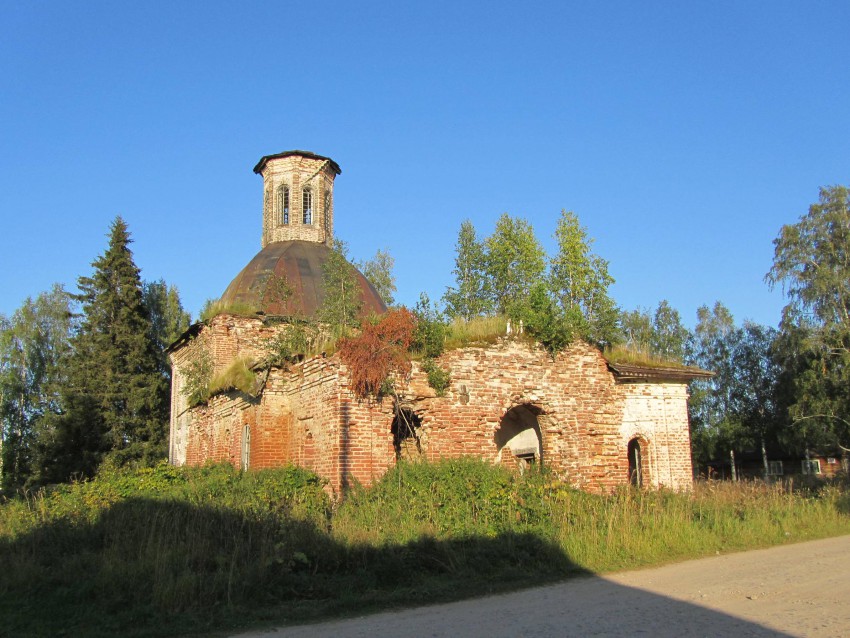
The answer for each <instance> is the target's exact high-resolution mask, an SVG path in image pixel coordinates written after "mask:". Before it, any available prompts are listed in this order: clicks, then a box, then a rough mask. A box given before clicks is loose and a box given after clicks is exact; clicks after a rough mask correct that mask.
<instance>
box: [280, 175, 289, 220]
mask: <svg viewBox="0 0 850 638" xmlns="http://www.w3.org/2000/svg"><path fill="white" fill-rule="evenodd" d="M277 209H278V210H279V211H280V223H281V224H283V225H284V226H285V225H287V224H289V186H286V185H284V186H281V187H280V188H279V189H278V191H277Z"/></svg>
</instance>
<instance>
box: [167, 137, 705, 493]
mask: <svg viewBox="0 0 850 638" xmlns="http://www.w3.org/2000/svg"><path fill="white" fill-rule="evenodd" d="M254 170H255V172H257V173H258V174H260V175H262V177H263V184H264V189H263V227H262V228H263V230H262V247H261V251H260V252H259V253H258V254H257V255H256V256H255V257H254V259H252V260H251V262H250V263H249V264H248V265H247V266H246V267H245V268H244V269H243V270H242V272H240V273H239V274H238V275H237V277H236V278H235V279H234V280H233V282H232V283H231V284H230V286H228V288H227V290H226V291H225V293H224V295H223V296H222V302H223V304H224V306H223V307H224V308H227V304H242V305H243V306H244V307H251V308H256V309H257V310H259V312H257V313H255V314H247V315H246V314H245V313H241V314H236V313H229V312H226V311H225V312H223V313H221V314H219V315H217V316H216V317H215V318H213V319H211V320H210V321H209V322H208V323H204V324H196V325H195V326H193V327H192V328H190V329H189V331H187V332H186V333H185V334H184V335H183V336H182V337H181V338H180V339H179V340H178V341H177V342H176V343H175V344H173V345H172V346H171V348H170V356H171V361H172V370H173V375H172V412H171V434H170V449H169V457H170V461H171V462H172V463H174V464H176V465H183V464H189V465H201V464H204V463H207V462H210V461H216V462H221V461H224V462H229V463H232V464H234V465H236V466H239V467H242V468H244V469H248V468H263V467H274V466H279V465H284V464H288V463H291V464H296V465H300V466H303V467H306V468H310V469H312V470H314V471H316V472H317V473H318V474H319V475H321V476H323V477H324V478H325V479H327V480H328V484H329V486H330V487H331V488H332V489H333V490H334V491H335V492H340V491H342V490H344V489H345V488H346V487H347V486H349V485H352V484H353V483H355V482H358V483H361V484H369V483H370V482H372V481H373V480H375V479H376V478H377V477H380V476H381V475H382V474H383V473H384V472H386V471H387V470H388V469H389V468H390V467H392V466H393V465H394V464H395V463H396V462H397V461H398V459H400V458H421V459H430V460H436V459H439V458H445V457H455V456H461V455H468V456H475V457H479V458H483V459H487V460H490V461H492V462H493V463H500V464H505V465H509V466H511V467H515V468H517V469H518V470H519V471H524V470H525V469H526V468H528V467H530V466H533V465H542V466H544V467H547V468H549V469H550V470H552V471H553V472H555V473H556V474H557V475H558V476H560V477H561V478H563V479H565V480H567V481H568V482H570V483H571V484H573V485H575V486H577V487H581V488H583V489H588V490H592V491H607V490H609V489H613V488H615V487H617V486H619V485H624V484H628V483H630V482H631V483H633V484H636V485H643V486H652V487H661V486H664V487H669V488H672V489H688V488H690V487H691V485H692V480H693V479H692V464H691V452H690V434H689V427H688V413H687V401H688V392H687V383H688V381H689V380H690V379H692V378H694V377H698V376H703V375H706V374H708V373H705V372H704V371H700V370H694V369H688V368H680V367H669V368H663V367H652V368H647V367H641V366H633V365H620V364H613V363H609V362H608V361H606V360H605V358H604V357H603V355H602V353H601V352H599V350H598V349H596V348H595V347H593V346H591V345H588V344H585V343H583V342H577V343H574V344H572V345H571V346H570V347H568V348H567V349H566V350H564V351H563V352H561V353H559V354H558V355H557V356H556V357H554V358H553V357H551V356H550V355H549V354H548V353H547V352H546V351H545V350H543V349H542V348H541V347H538V346H536V345H534V344H533V343H530V342H529V341H528V340H526V339H523V338H517V336H516V335H514V336H511V335H506V336H505V337H504V338H501V339H499V340H498V341H497V343H495V344H490V345H486V346H480V347H466V348H459V349H455V350H450V351H447V352H445V353H444V354H443V355H442V356H441V357H440V359H439V360H438V361H437V363H438V365H440V367H442V368H443V369H445V370H447V371H448V372H449V374H450V378H451V383H450V385H449V387H448V388H447V390H446V392H445V394H444V396H437V393H436V392H435V391H434V390H433V389H432V388H431V387H430V386H429V385H428V381H427V375H426V374H425V373H424V372H423V371H422V370H421V368H420V367H419V366H418V365H417V363H416V362H414V363H413V369H412V372H411V374H410V375H409V378H407V379H404V380H401V382H400V384H399V387H398V388H397V391H398V399H397V400H394V399H389V398H385V399H383V400H379V399H374V398H373V399H362V398H358V397H357V396H356V395H355V394H354V392H353V391H352V389H351V386H350V382H349V370H348V369H347V368H346V366H345V364H344V363H343V362H342V361H341V359H340V357H339V356H338V355H336V354H333V355H329V356H328V355H324V354H319V355H316V356H313V357H309V358H305V359H302V360H300V361H297V362H294V363H289V364H287V365H280V366H275V365H272V366H263V367H262V369H259V368H258V369H257V370H256V377H257V378H256V384H255V386H254V387H253V388H251V389H250V390H249V391H246V390H245V389H243V390H235V389H232V390H229V391H223V392H219V393H218V394H216V395H215V396H213V397H211V398H209V399H208V400H207V401H205V402H203V403H199V404H197V405H192V404H191V403H190V398H189V392H188V391H187V389H189V387H190V385H191V383H192V382H193V379H194V378H195V377H196V376H197V374H198V370H199V368H201V367H204V366H205V367H206V372H207V373H208V374H215V373H220V372H222V371H224V370H226V369H227V368H228V367H229V366H232V365H233V363H234V361H237V360H241V361H245V362H248V363H247V364H246V365H252V364H255V363H257V362H261V361H263V360H265V359H267V350H268V344H269V343H271V342H273V341H274V339H275V338H277V337H278V336H279V335H281V334H283V333H284V332H285V331H287V330H289V329H291V325H292V321H293V318H295V319H310V318H313V317H314V316H315V313H316V311H317V309H318V308H319V307H320V306H321V303H322V301H323V295H324V291H323V290H322V287H321V272H322V265H323V263H324V262H325V260H326V259H327V255H328V253H329V251H330V248H329V246H328V244H329V242H330V241H331V239H332V237H333V216H334V209H333V185H334V180H335V178H336V176H337V175H339V174H340V173H341V171H340V168H339V166H338V165H337V164H336V163H335V162H334V161H333V160H331V159H330V158H327V157H323V156H320V155H316V154H314V153H310V152H306V151H287V152H284V153H279V154H277V155H271V156H266V157H263V158H262V159H261V160H260V162H259V163H258V164H257V166H256V167H255V169H254ZM278 281H284V282H286V284H287V286H288V287H289V289H290V290H291V294H288V295H285V296H284V295H277V296H276V295H274V294H269V291H270V290H271V291H272V292H273V291H274V284H275V283H276V282H278ZM358 286H359V289H358V294H359V296H360V301H361V302H362V305H363V308H364V309H365V310H364V311H365V312H367V313H368V312H377V313H380V312H382V311H385V310H386V309H385V307H384V305H383V303H382V302H381V300H380V298H379V296H378V295H377V294H376V293H375V291H374V289H373V288H372V286H371V284H369V282H368V281H367V280H366V279H365V278H364V277H363V276H362V275H360V274H359V273H358ZM199 362H204V366H201V365H200V363H199Z"/></svg>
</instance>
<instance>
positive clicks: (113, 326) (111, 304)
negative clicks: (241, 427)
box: [45, 217, 168, 481]
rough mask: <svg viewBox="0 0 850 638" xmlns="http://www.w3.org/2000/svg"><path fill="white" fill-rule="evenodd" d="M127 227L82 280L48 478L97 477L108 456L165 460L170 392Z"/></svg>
mask: <svg viewBox="0 0 850 638" xmlns="http://www.w3.org/2000/svg"><path fill="white" fill-rule="evenodd" d="M130 243H131V239H130V234H129V232H128V230H127V224H126V223H124V220H122V219H121V218H120V217H117V218H116V219H115V221H114V222H113V223H112V226H111V229H110V236H109V246H108V248H107V250H106V252H105V253H104V254H103V255H102V256H100V257H98V259H97V260H95V261H94V262H93V264H92V266H93V267H94V272H93V274H92V275H91V277H80V278H79V280H78V286H79V290H80V293H79V294H78V295H77V296H76V298H77V299H78V301H79V302H80V303H81V304H82V310H83V317H82V322H81V324H80V327H79V330H78V331H77V333H76V334H75V335H74V337H73V339H72V353H71V355H70V357H69V359H68V362H67V372H68V382H67V384H66V387H65V388H64V390H63V395H64V396H63V398H64V401H63V404H64V405H65V406H66V407H67V409H66V411H65V413H64V414H62V415H61V416H60V417H58V418H57V419H56V422H55V432H54V437H53V446H52V450H50V452H51V453H50V454H48V455H46V459H45V460H46V461H47V463H46V467H45V470H46V474H47V476H45V478H46V479H47V480H51V481H57V480H59V481H61V480H67V478H69V477H70V476H73V475H75V474H82V475H91V474H92V473H93V472H94V471H95V470H96V469H97V466H98V465H99V463H100V462H101V461H102V460H103V458H104V457H105V456H106V455H109V456H112V457H114V458H115V460H116V461H117V462H119V463H127V462H133V461H140V462H143V463H151V462H154V461H156V460H157V459H159V458H162V457H164V456H165V451H166V445H165V441H166V428H167V420H168V387H167V382H166V379H165V377H164V376H163V375H162V373H161V366H160V363H159V359H158V353H157V346H156V343H155V341H154V339H153V336H152V335H153V331H152V328H151V320H150V317H149V315H148V311H147V309H146V307H145V304H144V303H143V295H142V282H141V279H140V277H139V269H138V268H137V267H136V264H135V263H134V262H133V255H132V252H131V251H130V248H129V245H130Z"/></svg>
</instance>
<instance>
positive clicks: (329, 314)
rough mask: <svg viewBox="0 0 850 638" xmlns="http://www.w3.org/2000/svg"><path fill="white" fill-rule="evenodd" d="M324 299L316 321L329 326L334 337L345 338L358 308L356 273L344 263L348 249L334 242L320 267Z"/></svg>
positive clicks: (359, 301) (336, 241)
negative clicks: (340, 336) (341, 336)
mask: <svg viewBox="0 0 850 638" xmlns="http://www.w3.org/2000/svg"><path fill="white" fill-rule="evenodd" d="M322 289H323V292H324V299H323V301H322V305H321V307H320V308H319V311H318V315H319V321H321V322H322V323H325V324H327V325H328V326H330V328H331V330H332V331H333V333H334V334H335V335H338V336H339V335H343V336H344V335H347V334H348V332H349V331H350V330H351V328H353V327H355V326H356V325H357V324H358V320H357V318H358V316H359V314H360V309H361V307H362V302H361V300H360V287H359V286H358V283H357V272H356V271H355V270H354V266H352V265H351V264H350V263H349V262H348V245H347V244H346V243H345V242H344V241H342V240H340V239H334V240H333V244H332V245H331V251H330V253H329V255H328V259H327V261H325V263H324V264H322Z"/></svg>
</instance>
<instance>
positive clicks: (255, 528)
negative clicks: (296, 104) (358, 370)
mask: <svg viewBox="0 0 850 638" xmlns="http://www.w3.org/2000/svg"><path fill="white" fill-rule="evenodd" d="M322 486H323V483H322V481H321V480H320V479H318V478H317V477H316V476H315V475H313V474H311V473H310V472H307V471H304V470H300V469H297V468H291V467H290V468H281V469H278V470H268V471H259V472H247V473H240V472H238V471H236V470H234V469H233V468H231V467H230V466H226V465H225V466H210V467H205V468H194V469H190V468H175V467H171V466H168V465H159V466H157V467H155V468H148V469H143V470H137V471H129V470H126V469H123V470H119V469H115V468H114V466H111V465H107V466H106V467H105V468H104V469H102V470H101V473H100V475H99V476H98V477H97V479H96V480H93V481H89V482H85V483H80V484H73V485H65V486H60V487H57V488H55V489H53V490H51V491H46V492H37V493H31V494H28V495H27V496H26V498H19V499H15V500H12V501H8V502H6V503H4V504H3V505H0V571H2V573H3V574H4V578H3V579H2V580H0V615H2V617H3V619H4V625H3V632H5V633H7V634H8V635H15V636H42V635H58V634H60V633H61V634H65V635H86V636H111V635H119V634H120V635H126V636H167V635H176V634H184V633H190V632H209V631H224V630H232V629H235V628H237V627H245V626H247V625H252V624H253V625H256V624H271V623H275V624H279V623H282V622H293V621H297V620H308V619H311V618H316V617H319V616H325V615H333V614H339V613H351V612H356V613H363V612H365V611H368V610H375V609H379V608H386V607H392V606H396V605H410V604H411V603H426V602H433V601H440V600H450V599H457V598H462V597H466V596H472V595H478V594H484V593H489V592H493V591H499V590H506V589H511V588H516V587H520V586H526V585H532V584H539V583H542V582H547V581H552V580H555V579H561V578H564V577H568V576H569V575H571V574H581V573H591V572H605V571H609V570H613V569H621V568H628V567H637V566H641V565H650V564H655V563H660V562H666V561H670V560H676V559H681V558H688V557H693V556H700V555H706V554H714V553H715V552H726V551H735V550H741V549H747V548H753V547H761V546H766V545H771V544H777V543H785V542H789V541H792V542H793V541H800V540H806V539H811V538H817V537H823V536H828V535H834V534H843V533H848V532H850V494H848V491H847V485H846V484H817V485H812V486H810V487H808V488H803V487H797V486H794V487H793V489H792V487H791V486H783V485H766V484H763V483H743V482H742V483H736V484H733V483H706V484H699V485H697V487H696V489H695V491H694V492H693V493H692V494H676V493H671V492H666V491H635V490H631V489H622V490H620V491H617V492H615V493H613V494H608V495H593V494H588V493H585V492H581V491H578V490H575V489H572V488H569V487H567V486H566V485H565V484H563V483H561V482H559V481H557V480H554V478H553V477H552V476H550V475H548V474H546V473H538V472H527V473H526V474H525V475H522V476H521V475H517V474H512V473H510V472H508V471H506V470H505V469H503V468H499V467H495V466H492V465H490V464H489V463H485V462H482V461H477V460H471V459H455V460H450V461H444V462H441V463H437V464H429V463H422V462H419V463H404V462H402V463H399V465H398V466H397V467H395V468H394V469H393V470H391V471H390V472H389V473H387V474H386V475H385V476H384V477H383V478H382V479H381V480H380V481H378V482H377V483H376V484H375V485H374V486H372V487H371V488H362V487H359V488H354V489H353V490H352V491H351V492H350V493H349V495H348V497H347V499H346V500H345V501H344V502H342V503H341V504H339V505H338V506H337V507H336V508H333V507H331V503H330V502H329V500H328V497H327V495H326V493H325V492H324V491H323V489H322Z"/></svg>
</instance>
